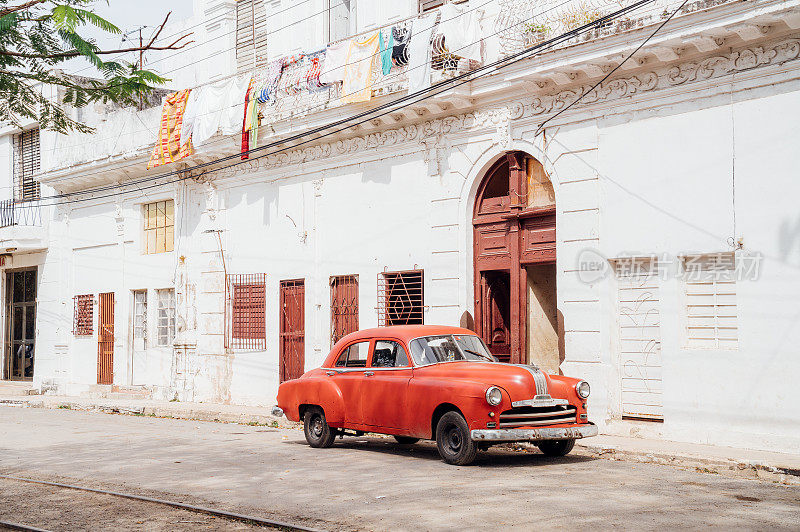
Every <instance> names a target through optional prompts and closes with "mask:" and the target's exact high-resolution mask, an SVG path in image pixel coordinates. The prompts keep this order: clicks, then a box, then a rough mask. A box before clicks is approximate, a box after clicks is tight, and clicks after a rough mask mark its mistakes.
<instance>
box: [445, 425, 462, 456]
mask: <svg viewBox="0 0 800 532" xmlns="http://www.w3.org/2000/svg"><path fill="white" fill-rule="evenodd" d="M461 443H462V441H461V433H460V432H459V430H458V428H457V427H451V428H450V430H448V432H447V444H448V447H450V450H451V451H453V452H454V453H457V452H458V451H460V450H461Z"/></svg>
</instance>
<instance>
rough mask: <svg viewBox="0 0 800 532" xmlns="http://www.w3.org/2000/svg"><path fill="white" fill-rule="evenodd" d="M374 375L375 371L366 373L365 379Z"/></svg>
mask: <svg viewBox="0 0 800 532" xmlns="http://www.w3.org/2000/svg"><path fill="white" fill-rule="evenodd" d="M373 375H375V372H374V371H365V372H364V376H365V377H372V376H373Z"/></svg>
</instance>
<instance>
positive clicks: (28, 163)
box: [13, 128, 41, 201]
mask: <svg viewBox="0 0 800 532" xmlns="http://www.w3.org/2000/svg"><path fill="white" fill-rule="evenodd" d="M13 151H14V199H15V200H17V201H27V200H34V199H39V196H40V190H39V182H38V181H36V177H35V176H36V174H38V173H39V170H40V169H41V152H40V151H39V128H34V129H28V130H26V131H23V132H22V133H19V134H17V135H14V150H13Z"/></svg>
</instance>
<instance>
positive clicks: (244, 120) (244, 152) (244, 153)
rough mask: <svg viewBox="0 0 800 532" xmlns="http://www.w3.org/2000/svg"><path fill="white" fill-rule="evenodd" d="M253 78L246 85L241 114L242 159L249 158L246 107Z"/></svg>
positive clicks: (248, 105) (248, 125) (248, 102)
mask: <svg viewBox="0 0 800 532" xmlns="http://www.w3.org/2000/svg"><path fill="white" fill-rule="evenodd" d="M253 79H254V78H252V77H251V78H250V84H249V85H248V86H247V92H246V93H244V113H243V116H242V148H241V153H242V160H243V161H244V160H246V159H249V158H250V153H249V152H250V124H248V123H247V118H248V112H247V111H248V109H249V108H250V91H252V90H253Z"/></svg>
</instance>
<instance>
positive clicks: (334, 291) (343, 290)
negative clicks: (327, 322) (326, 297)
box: [331, 275, 358, 346]
mask: <svg viewBox="0 0 800 532" xmlns="http://www.w3.org/2000/svg"><path fill="white" fill-rule="evenodd" d="M357 330H358V275H337V276H334V277H331V346H333V344H335V343H336V342H338V341H339V340H341V339H342V338H343V337H344V336H346V335H348V334H350V333H352V332H356V331H357Z"/></svg>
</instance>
